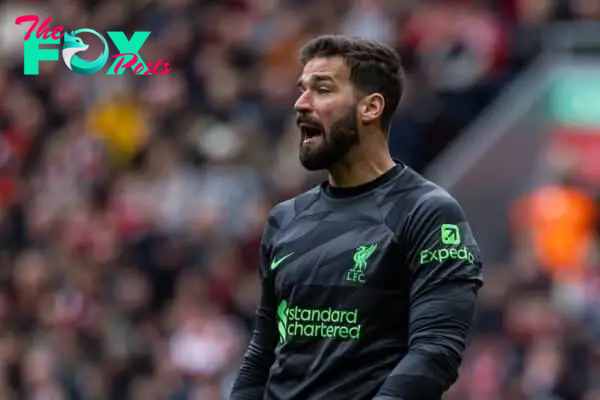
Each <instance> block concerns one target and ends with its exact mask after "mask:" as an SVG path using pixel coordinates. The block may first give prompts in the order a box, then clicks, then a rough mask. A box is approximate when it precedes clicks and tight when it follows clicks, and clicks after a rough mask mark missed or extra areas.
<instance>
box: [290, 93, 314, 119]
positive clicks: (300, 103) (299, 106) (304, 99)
mask: <svg viewBox="0 0 600 400" xmlns="http://www.w3.org/2000/svg"><path fill="white" fill-rule="evenodd" d="M294 110H295V111H296V112H297V113H300V114H306V113H309V112H311V111H312V102H311V100H310V96H309V94H308V92H304V93H302V94H301V95H300V97H298V99H297V100H296V103H294Z"/></svg>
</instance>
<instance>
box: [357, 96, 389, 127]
mask: <svg viewBox="0 0 600 400" xmlns="http://www.w3.org/2000/svg"><path fill="white" fill-rule="evenodd" d="M384 108H385V99H384V98H383V96H382V95H381V93H373V94H370V95H368V96H365V97H364V98H363V99H361V101H360V102H359V104H358V116H359V118H360V119H361V121H363V122H365V123H369V122H373V121H375V120H377V119H379V118H381V114H382V113H383V109H384Z"/></svg>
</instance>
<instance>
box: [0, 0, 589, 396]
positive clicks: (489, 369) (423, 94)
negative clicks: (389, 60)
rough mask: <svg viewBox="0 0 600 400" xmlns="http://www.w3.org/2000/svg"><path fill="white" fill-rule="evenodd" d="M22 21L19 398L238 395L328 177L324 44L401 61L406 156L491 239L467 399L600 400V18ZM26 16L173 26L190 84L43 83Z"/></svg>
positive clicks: (103, 8)
mask: <svg viewBox="0 0 600 400" xmlns="http://www.w3.org/2000/svg"><path fill="white" fill-rule="evenodd" d="M0 3H1V5H0V7H1V8H0V398H1V399H17V398H21V399H50V400H54V399H57V400H58V399H117V400H118V399H134V400H135V399H140V400H152V399H172V400H184V399H200V400H220V399H225V398H227V395H228V393H229V390H230V387H231V384H232V380H233V378H234V377H235V374H236V372H237V368H238V365H239V362H240V359H241V357H242V355H243V352H244V350H245V348H246V344H247V342H248V339H249V333H250V330H251V327H252V319H253V312H254V308H255V306H256V304H257V302H258V296H259V283H258V280H257V261H258V257H257V254H258V243H259V240H260V235H261V233H262V229H263V224H264V222H265V219H266V217H267V214H268V211H269V209H270V208H271V207H272V206H273V205H274V204H276V203H277V202H279V201H281V200H284V199H287V198H289V197H292V196H295V195H296V194H298V193H300V192H301V191H303V190H305V189H306V188H308V187H310V186H312V185H314V184H316V183H318V182H320V181H321V180H322V179H323V175H319V174H308V173H306V172H305V171H303V169H302V168H301V166H300V164H299V162H298V158H297V151H298V142H299V139H298V133H297V131H296V128H295V126H294V123H293V114H292V105H293V102H294V100H295V96H296V95H297V94H296V89H295V85H294V82H295V80H296V78H297V76H298V73H299V71H300V66H299V63H298V61H297V50H298V48H299V46H300V44H301V43H303V41H305V40H307V39H309V38H312V37H313V36H315V35H317V34H321V33H344V34H348V35H356V36H363V37H367V38H372V39H377V40H379V41H382V42H385V43H388V44H390V45H392V46H393V47H395V48H396V49H398V51H399V52H400V53H401V54H402V57H403V61H404V65H405V68H406V71H407V78H406V79H407V82H406V86H407V88H406V94H405V98H404V101H403V103H402V105H401V107H400V109H399V111H398V113H397V115H396V118H395V120H394V124H393V128H392V132H391V137H390V147H391V151H392V153H393V155H394V156H395V157H397V158H400V159H402V160H404V161H405V162H406V163H408V164H409V165H410V166H412V167H413V168H414V169H416V170H417V171H419V172H422V173H423V174H425V175H426V176H427V177H428V178H430V179H432V180H434V181H435V182H437V183H438V184H440V185H442V186H443V187H445V188H446V189H447V190H449V191H450V192H451V193H452V194H453V195H454V196H456V197H457V198H458V199H459V201H461V203H462V204H463V206H464V208H465V210H466V212H467V214H468V217H469V219H470V221H471V223H472V225H473V228H474V230H475V233H476V236H477V237H478V239H479V242H480V244H481V248H482V251H483V257H484V261H485V263H486V275H487V276H486V285H485V287H484V289H483V291H482V294H481V302H480V307H479V312H478V317H477V322H476V324H475V327H474V329H473V334H472V342H471V345H470V348H469V351H468V352H467V354H466V356H465V361H464V363H463V372H462V375H461V378H460V380H459V382H458V383H457V384H456V385H455V386H454V387H453V389H452V390H451V392H450V393H448V395H447V396H446V398H447V399H450V400H454V399H456V400H496V399H508V400H521V399H523V400H526V399H532V400H546V399H548V400H549V399H553V400H597V399H600V274H599V271H598V268H597V267H598V266H600V258H599V257H598V240H597V238H598V218H597V214H598V206H599V202H598V199H599V196H598V194H599V193H600V191H599V190H598V189H599V185H598V184H599V183H600V158H598V156H599V155H600V63H598V62H597V61H598V59H597V54H598V53H599V52H600V24H599V22H598V19H599V17H600V0H496V1H494V0H488V1H485V0H461V1H459V0H454V1H451V0H439V1H426V0H420V1H410V0H403V1H395V0H358V1H351V0H328V1H319V0H219V1H208V0H207V1H202V2H200V1H192V0H156V1H152V0H147V1H144V0H139V1H138V0H136V1H120V0H44V1H4V2H0ZM27 14H35V15H38V16H40V18H41V20H42V21H43V20H44V19H45V18H46V17H47V16H51V17H52V18H53V19H52V22H51V23H50V25H49V27H50V28H51V29H53V28H54V27H56V26H58V25H63V26H65V27H66V28H67V29H68V30H69V31H70V30H76V29H81V28H90V29H94V30H96V31H98V32H100V33H102V34H104V33H105V32H106V31H111V30H116V31H124V32H125V33H126V35H127V36H128V37H130V36H131V35H132V34H133V32H134V31H151V32H152V33H151V35H150V38H149V39H148V41H147V42H146V43H145V44H144V46H143V47H142V50H141V51H140V55H141V56H142V58H143V59H144V60H145V61H146V62H152V63H154V62H156V61H157V60H158V59H162V61H163V62H169V63H170V66H172V67H173V69H172V70H171V71H170V72H169V73H168V74H167V75H162V76H137V77H135V76H133V74H132V73H131V72H130V71H127V72H126V73H125V74H123V75H121V76H106V75H105V74H104V73H102V72H99V73H96V74H94V75H89V76H83V75H78V74H76V73H74V72H71V71H69V70H68V69H67V68H66V66H65V65H64V63H63V62H62V61H59V62H42V63H40V74H39V75H29V76H25V75H24V74H23V36H22V35H23V30H26V29H27V28H28V27H29V26H22V27H17V26H15V25H14V21H15V19H16V18H17V17H19V16H21V15H27ZM86 35H88V34H82V36H81V37H82V38H83V39H84V41H85V42H86V43H88V44H90V49H89V50H88V51H87V52H86V53H85V56H84V57H86V58H87V59H89V60H92V59H95V58H96V57H97V56H98V55H99V53H100V49H99V48H98V45H99V44H100V43H99V41H98V40H97V39H96V40H95V41H94V39H93V36H86ZM109 42H110V41H109ZM117 53H118V52H117V51H116V49H111V54H117ZM109 64H110V63H108V64H107V66H106V68H105V70H106V69H107V68H108V66H109Z"/></svg>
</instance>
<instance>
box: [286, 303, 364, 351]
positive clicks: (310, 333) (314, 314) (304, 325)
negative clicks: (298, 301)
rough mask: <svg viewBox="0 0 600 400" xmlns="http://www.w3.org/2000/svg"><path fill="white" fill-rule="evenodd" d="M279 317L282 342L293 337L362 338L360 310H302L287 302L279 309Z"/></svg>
mask: <svg viewBox="0 0 600 400" xmlns="http://www.w3.org/2000/svg"><path fill="white" fill-rule="evenodd" d="M277 317H278V325H277V326H278V330H279V340H280V342H285V341H287V340H289V339H290V338H292V337H310V338H322V339H334V340H356V339H359V338H360V329H361V326H360V324H359V323H358V310H357V309H353V310H338V309H334V308H300V307H297V306H292V305H289V304H288V303H287V301H285V300H283V301H282V302H281V303H279V307H278V308H277Z"/></svg>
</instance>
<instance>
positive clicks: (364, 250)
mask: <svg viewBox="0 0 600 400" xmlns="http://www.w3.org/2000/svg"><path fill="white" fill-rule="evenodd" d="M260 279H261V281H262V291H263V293H262V300H261V304H260V306H259V308H258V310H257V313H256V322H255V324H256V326H255V330H254V332H253V336H252V339H251V342H250V345H249V347H248V351H247V352H246V356H245V358H244V361H243V363H242V366H241V369H240V372H239V375H238V377H237V380H236V382H235V384H234V388H233V391H232V394H231V399H233V400H250V399H252V400H254V399H256V400H258V399H275V400H287V399H290V400H291V399H294V400H312V399H332V400H345V399H352V400H363V399H365V400H366V399H378V400H390V399H401V400H430V399H431V400H433V399H439V398H441V395H442V393H443V392H444V391H445V390H447V389H448V388H449V387H450V385H451V384H452V383H453V382H454V381H455V380H456V378H457V375H458V368H459V364H460V362H461V354H462V352H463V350H464V348H465V339H466V337H467V334H468V331H469V328H470V325H471V321H472V318H473V314H474V308H475V300H476V294H477V291H478V289H479V287H480V286H481V284H482V269H481V263H480V258H479V254H478V249H477V245H476V243H475V239H474V238H473V234H472V233H471V230H470V228H469V225H468V223H467V221H466V219H465V216H464V214H463V212H462V210H461V208H460V206H459V205H458V203H457V202H456V200H454V199H453V198H452V197H451V196H450V195H449V194H448V193H447V192H446V191H444V190H443V189H442V188H440V187H439V186H436V185H435V184H433V183H431V182H430V181H428V180H426V179H425V178H423V177H421V176H420V175H419V174H417V173H416V172H414V171H413V170H412V169H410V168H409V167H406V166H404V165H402V164H398V165H396V167H395V168H393V169H392V170H390V171H388V172H387V173H386V174H384V175H382V176H380V177H379V178H377V179H376V180H374V181H372V182H370V183H367V184H365V185H362V186H359V187H355V188H335V187H331V186H329V185H327V184H326V183H325V184H323V185H321V186H319V187H316V188H314V189H312V190H309V191H308V192H305V193H303V194H301V195H300V196H298V197H296V198H294V199H291V200H288V201H285V202H283V203H280V204H279V205H277V206H276V207H275V208H274V209H273V210H272V212H271V215H270V217H269V220H268V222H267V226H266V229H265V232H264V235H263V241H262V245H261V266H260Z"/></svg>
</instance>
